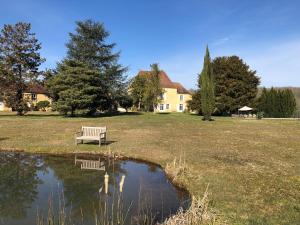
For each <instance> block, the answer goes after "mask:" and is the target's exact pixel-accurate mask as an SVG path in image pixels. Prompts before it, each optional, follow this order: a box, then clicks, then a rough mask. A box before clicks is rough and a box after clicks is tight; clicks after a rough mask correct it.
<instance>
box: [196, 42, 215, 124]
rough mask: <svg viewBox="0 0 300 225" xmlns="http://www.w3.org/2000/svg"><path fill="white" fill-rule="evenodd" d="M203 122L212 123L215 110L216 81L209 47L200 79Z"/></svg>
mask: <svg viewBox="0 0 300 225" xmlns="http://www.w3.org/2000/svg"><path fill="white" fill-rule="evenodd" d="M198 85H199V88H200V96H201V109H202V114H203V120H207V121H210V120H212V119H211V115H212V113H213V112H214V109H215V81H214V75H213V69H212V65H211V59H210V55H209V50H208V47H206V54H205V57H204V64H203V69H202V72H201V74H200V76H199V79H198Z"/></svg>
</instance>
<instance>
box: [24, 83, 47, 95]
mask: <svg viewBox="0 0 300 225" xmlns="http://www.w3.org/2000/svg"><path fill="white" fill-rule="evenodd" d="M25 92H27V93H35V94H45V95H47V94H48V91H47V90H46V88H45V87H44V86H42V85H40V84H29V85H28V87H27V88H26V90H25Z"/></svg>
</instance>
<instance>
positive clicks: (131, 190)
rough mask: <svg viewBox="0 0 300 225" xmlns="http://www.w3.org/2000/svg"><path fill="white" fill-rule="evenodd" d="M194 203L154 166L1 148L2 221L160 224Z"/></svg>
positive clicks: (8, 223) (11, 224)
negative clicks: (28, 152)
mask: <svg viewBox="0 0 300 225" xmlns="http://www.w3.org/2000/svg"><path fill="white" fill-rule="evenodd" d="M99 160H100V163H99ZM105 174H107V175H108V176H107V177H106V179H107V181H108V182H107V183H108V185H107V186H106V185H105ZM189 204H190V198H189V195H188V193H187V192H186V191H184V190H182V189H179V188H177V187H175V186H174V185H172V184H171V183H170V181H169V180H168V179H167V177H166V175H165V173H164V172H163V170H162V169H161V168H160V167H158V166H156V165H153V164H147V163H141V162H137V161H132V160H112V159H104V158H103V157H100V156H96V155H92V156H91V155H68V156H58V155H37V154H27V153H21V152H18V153H16V152H0V224H1V225H2V224H5V225H21V224H22V225H24V224H28V225H31V224H32V225H34V224H39V225H43V224H47V223H46V221H47V220H49V219H52V220H55V221H56V224H87V225H96V224H107V223H108V222H111V224H126V225H127V224H155V223H156V222H162V221H163V220H165V219H166V218H167V217H169V216H170V215H172V214H174V213H176V212H177V211H178V209H179V208H180V207H182V208H183V209H186V208H187V207H189ZM59 221H60V222H59Z"/></svg>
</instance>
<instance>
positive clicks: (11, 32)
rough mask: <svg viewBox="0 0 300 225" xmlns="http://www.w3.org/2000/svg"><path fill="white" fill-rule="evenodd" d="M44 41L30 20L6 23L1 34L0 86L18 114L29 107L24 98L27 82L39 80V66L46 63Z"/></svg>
mask: <svg viewBox="0 0 300 225" xmlns="http://www.w3.org/2000/svg"><path fill="white" fill-rule="evenodd" d="M40 49H41V44H40V43H39V42H38V40H37V39H36V37H35V34H34V33H32V32H31V25H30V24H29V23H22V22H19V23H17V24H15V25H4V27H3V29H2V30H1V33H0V70H1V72H0V81H1V82H0V89H1V92H2V98H3V100H4V101H5V103H6V104H7V105H8V106H9V107H11V108H12V109H13V110H16V111H17V114H18V115H23V114H24V112H26V110H27V102H26V99H24V98H23V94H24V91H25V89H26V85H27V83H28V82H29V81H32V80H35V79H37V77H38V75H39V73H38V67H39V66H40V65H41V63H42V62H44V59H43V58H42V57H41V56H40V53H39V51H40ZM0 94H1V93H0Z"/></svg>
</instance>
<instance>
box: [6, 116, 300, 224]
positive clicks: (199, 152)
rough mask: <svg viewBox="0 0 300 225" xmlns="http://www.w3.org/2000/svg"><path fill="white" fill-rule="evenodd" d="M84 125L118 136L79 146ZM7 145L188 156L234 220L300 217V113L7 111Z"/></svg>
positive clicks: (195, 178)
mask: <svg viewBox="0 0 300 225" xmlns="http://www.w3.org/2000/svg"><path fill="white" fill-rule="evenodd" d="M81 125H92V126H100V125H106V126H107V127H108V129H109V133H108V139H109V140H110V141H112V143H111V144H109V145H107V146H103V147H101V148H98V145H97V144H95V145H92V144H86V145H79V146H77V147H76V146H75V144H74V133H75V132H76V131H78V129H79V128H80V126H81ZM0 148H1V149H11V148H14V149H20V150H26V151H29V152H51V153H65V152H74V151H84V152H104V151H108V149H110V150H111V151H113V152H120V153H121V154H123V155H127V156H131V157H137V158H140V159H146V160H150V161H152V162H156V163H159V164H161V165H162V166H165V165H166V163H170V162H172V161H173V160H174V157H177V158H179V156H180V155H181V156H183V155H184V156H185V159H186V162H187V163H188V172H189V173H188V174H186V175H184V176H181V177H180V182H182V183H183V184H184V185H185V186H186V188H187V189H188V190H189V191H190V192H191V193H192V194H193V195H202V194H203V192H204V190H205V188H206V185H207V184H208V183H209V191H210V192H211V196H210V199H211V205H212V207H213V208H214V209H215V210H216V212H217V213H219V214H220V216H221V217H224V218H225V219H226V220H227V221H228V223H231V224H299V221H300V121H288V120H282V121H281V120H260V121H259V120H240V119H231V118H216V121H215V122H203V121H201V119H200V118H199V117H198V116H195V115H188V114H152V113H148V114H141V115H119V116H113V117H99V118H63V117H61V116H58V115H53V114H49V115H46V114H45V115H43V114H33V115H27V116H24V117H16V116H14V115H12V114H4V113H2V114H0Z"/></svg>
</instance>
